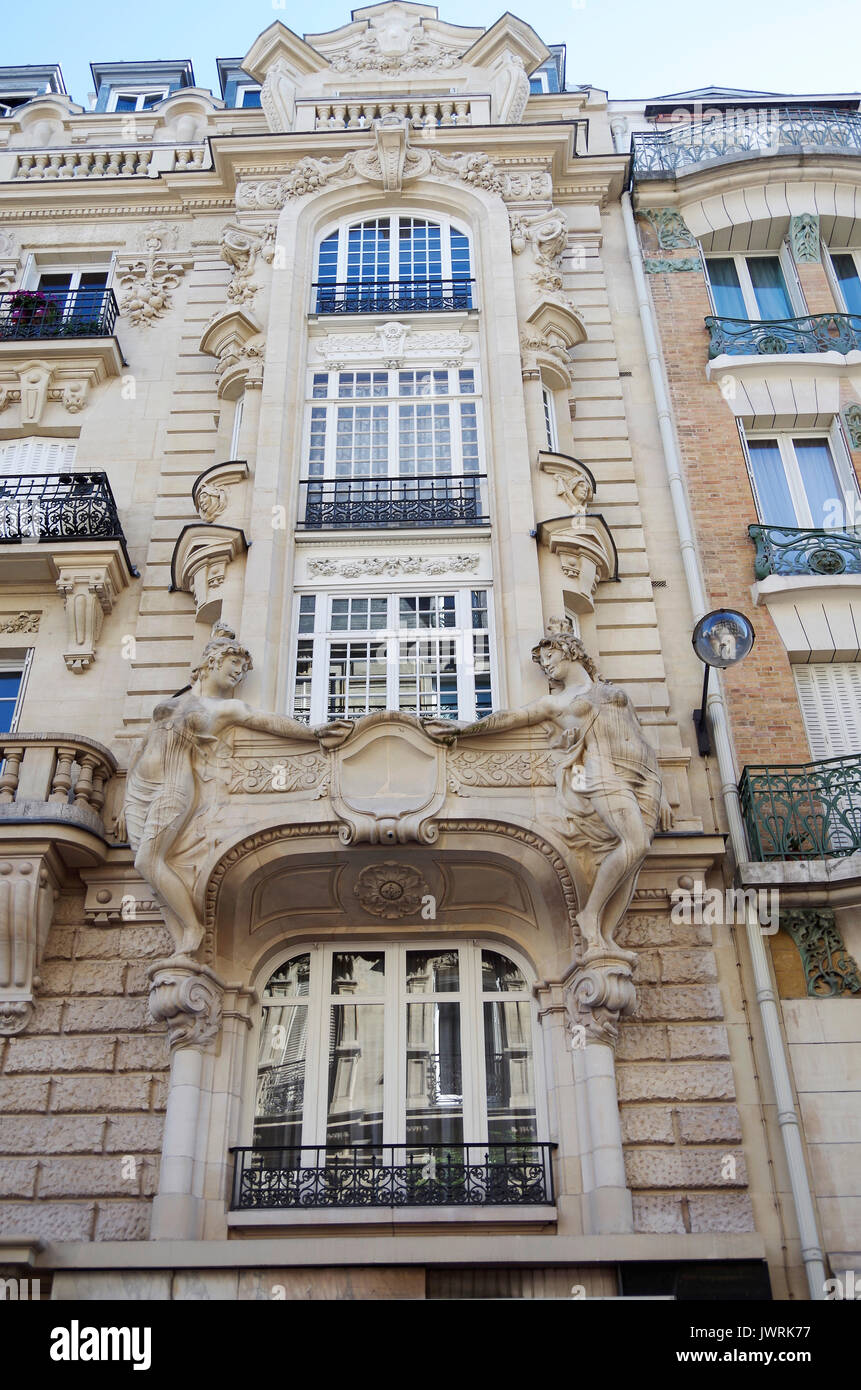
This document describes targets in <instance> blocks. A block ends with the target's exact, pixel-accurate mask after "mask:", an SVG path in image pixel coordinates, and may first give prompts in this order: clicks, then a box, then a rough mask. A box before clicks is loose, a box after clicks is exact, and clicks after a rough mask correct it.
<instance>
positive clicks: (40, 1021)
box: [27, 994, 63, 1037]
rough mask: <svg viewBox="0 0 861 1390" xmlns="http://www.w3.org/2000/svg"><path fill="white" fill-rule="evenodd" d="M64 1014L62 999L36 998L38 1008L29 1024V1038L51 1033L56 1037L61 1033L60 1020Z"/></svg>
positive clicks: (35, 1009)
mask: <svg viewBox="0 0 861 1390" xmlns="http://www.w3.org/2000/svg"><path fill="white" fill-rule="evenodd" d="M62 1014H63V1001H62V999H40V998H39V996H38V994H37V996H36V1007H35V1008H34V1010H33V1013H32V1015H31V1017H30V1022H29V1023H28V1024H27V1036H28V1037H33V1035H34V1034H39V1033H49V1034H51V1036H52V1037H55V1036H56V1034H57V1033H59V1031H60V1019H61V1017H62Z"/></svg>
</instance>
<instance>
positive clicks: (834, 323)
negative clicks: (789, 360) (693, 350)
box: [705, 314, 861, 358]
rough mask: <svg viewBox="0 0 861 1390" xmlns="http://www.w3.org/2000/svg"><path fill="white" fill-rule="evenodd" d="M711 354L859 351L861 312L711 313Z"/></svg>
mask: <svg viewBox="0 0 861 1390" xmlns="http://www.w3.org/2000/svg"><path fill="white" fill-rule="evenodd" d="M705 323H706V328H707V329H708V330H709V333H710V335H711V341H710V343H709V357H710V358H711V357H720V356H721V354H723V353H727V354H728V355H729V356H730V357H756V356H758V355H759V356H774V355H778V354H781V353H786V352H842V353H846V352H856V351H857V350H858V349H859V348H861V314H809V315H808V316H807V317H805V318H798V319H729V318H713V317H711V316H709V317H708V318H707V319H706V321H705Z"/></svg>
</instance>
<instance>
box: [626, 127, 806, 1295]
mask: <svg viewBox="0 0 861 1390" xmlns="http://www.w3.org/2000/svg"><path fill="white" fill-rule="evenodd" d="M611 128H612V131H613V141H614V145H615V148H616V151H617V153H619V154H627V153H628V139H629V136H628V128H627V122H626V121H624V120H620V121H619V120H617V121H613V122H612V123H611ZM621 202H622V220H623V222H624V227H625V239H626V241H627V245H628V257H629V259H630V262H631V270H632V273H633V276H634V285H635V287H636V292H637V306H638V309H639V314H640V325H641V327H642V330H643V339H644V341H645V346H646V356H647V359H648V364H649V374H650V376H651V379H652V390H653V393H654V398H655V404H656V407H657V412H658V429H659V431H660V435H661V445H662V453H663V457H664V465H665V468H666V472H667V483H668V486H669V490H670V500H671V502H672V506H673V514H674V516H675V521H676V528H677V530H678V534H679V541H680V544H681V555H682V565H683V568H684V572H685V581H686V583H687V587H688V594H689V596H690V601H691V608H692V610H693V616H694V621H695V622H697V621H698V620H699V619H700V618H701V617H702V616H703V614H704V613H706V612H707V611H708V602H707V598H706V590H705V584H704V582H703V576H702V570H701V568H700V562H699V555H698V552H697V547H696V541H695V539H694V527H693V519H692V517H691V511H690V506H689V504H688V496H687V492H686V490H685V485H684V479H683V476H682V463H681V454H680V451H679V446H678V440H677V438H676V431H675V426H674V423H673V416H672V411H671V408H670V393H669V385H668V382H667V376H666V371H665V368H664V361H663V357H662V355H661V348H660V341H659V337H658V328H657V323H656V320H655V313H654V309H653V307H652V300H651V296H650V294H649V289H648V285H647V282H646V274H645V270H644V267H643V255H642V251H641V249H640V241H639V237H638V235H637V226H636V222H635V220H634V209H633V205H632V202H631V194H630V192H629V191H626V192H624V193H623V194H622V199H621ZM707 712H708V716H709V719H710V722H711V731H712V736H713V738H714V747H715V754H716V756H717V764H718V771H719V776H720V786H721V793H722V795H723V801H724V806H725V807H726V816H727V822H728V825H729V834H730V841H731V844H732V848H733V852H734V854H735V860H736V863H737V864H743V863H745V861H746V860H747V859H748V858H749V854H748V848H747V837H746V835H745V830H744V821H743V819H742V814H741V805H740V803H739V796H738V786H737V774H736V768H735V758H734V755H733V747H732V740H731V738H730V733H729V721H728V719H727V711H726V705H725V703H724V698H723V691H722V689H721V688H720V683H719V681H715V682H714V683H713V684H712V687H711V691H710V694H709V698H708V704H707ZM745 898H747V894H745ZM745 919H746V921H745V926H746V931H747V943H748V949H749V951H750V958H751V963H752V966H753V977H754V985H755V989H756V1002H757V1005H758V1007H759V1014H760V1019H761V1021H762V1029H763V1034H764V1037H765V1047H766V1052H767V1054H768V1063H769V1069H770V1071H771V1080H772V1085H773V1086H774V1094H775V1099H776V1102H777V1123H778V1125H779V1126H780V1133H781V1136H782V1139H783V1148H784V1152H785V1154H786V1163H787V1167H788V1169H789V1182H790V1187H791V1190H792V1198H793V1202H794V1205H795V1214H796V1219H797V1221H798V1232H799V1236H800V1238H801V1258H802V1260H803V1262H804V1266H805V1269H806V1271H807V1282H808V1287H809V1289H810V1297H811V1299H815V1300H821V1299H824V1298H825V1280H826V1272H825V1260H824V1256H823V1252H822V1247H821V1245H820V1242H819V1229H818V1226H817V1221H816V1209H815V1206H814V1203H813V1195H812V1193H811V1191H810V1182H809V1179H808V1175H807V1165H806V1163H805V1161H804V1145H803V1142H802V1133H801V1123H800V1120H799V1116H798V1111H797V1109H796V1106H795V1100H794V1097H793V1092H792V1081H791V1078H790V1071H789V1062H788V1059H787V1055H786V1048H785V1046H784V1041H783V1034H782V1032H781V1028H780V1012H779V1005H778V999H777V995H776V993H775V990H774V986H773V984H772V978H771V971H770V969H769V962H768V957H767V955H766V950H765V943H764V941H763V937H762V927H761V924H760V921H759V918H758V916H757V913H756V911H755V910H753V909H752V908H750V907H747V908H746V911H745Z"/></svg>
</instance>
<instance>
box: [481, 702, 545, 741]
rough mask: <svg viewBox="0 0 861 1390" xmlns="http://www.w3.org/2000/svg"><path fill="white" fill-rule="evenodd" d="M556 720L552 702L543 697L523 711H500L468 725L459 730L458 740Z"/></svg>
mask: <svg viewBox="0 0 861 1390" xmlns="http://www.w3.org/2000/svg"><path fill="white" fill-rule="evenodd" d="M553 718H555V710H554V708H553V706H552V705H551V704H550V701H549V700H548V699H547V698H546V696H543V697H542V698H541V699H540V700H533V701H532V703H531V704H529V705H523V707H522V708H521V709H504V710H499V711H498V713H497V714H488V715H487V716H486V717H485V718H484V719H476V720H474V721H473V723H471V724H466V725H464V726H463V727H462V728H459V729H458V730H457V736H458V738H459V739H460V738H471V737H472V735H473V734H497V733H502V732H503V731H504V730H506V729H525V728H527V727H529V726H530V725H532V724H543V723H544V722H545V720H547V719H553Z"/></svg>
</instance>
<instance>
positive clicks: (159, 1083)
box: [152, 1076, 168, 1110]
mask: <svg viewBox="0 0 861 1390" xmlns="http://www.w3.org/2000/svg"><path fill="white" fill-rule="evenodd" d="M167 1085H168V1077H167V1076H157V1077H156V1079H155V1082H154V1084H153V1088H152V1108H153V1110H166V1109H167Z"/></svg>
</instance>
